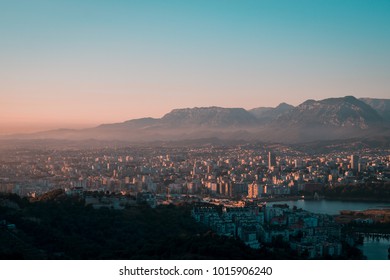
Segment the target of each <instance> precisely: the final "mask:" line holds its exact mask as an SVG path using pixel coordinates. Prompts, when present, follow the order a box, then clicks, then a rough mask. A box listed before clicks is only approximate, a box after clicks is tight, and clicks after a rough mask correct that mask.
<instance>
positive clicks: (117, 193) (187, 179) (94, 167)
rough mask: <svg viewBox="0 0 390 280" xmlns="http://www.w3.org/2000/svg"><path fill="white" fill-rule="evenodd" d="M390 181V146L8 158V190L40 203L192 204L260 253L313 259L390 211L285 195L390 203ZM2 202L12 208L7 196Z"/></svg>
mask: <svg viewBox="0 0 390 280" xmlns="http://www.w3.org/2000/svg"><path fill="white" fill-rule="evenodd" d="M389 184H390V151H388V150H386V149H372V148H365V149H360V150H359V151H356V150H355V151H354V152H353V153H351V152H332V153H309V152H307V151H305V149H296V148H292V147H290V146H286V145H280V144H245V145H243V144H240V145H212V144H204V145H183V146H175V147H173V146H172V145H163V146H159V147H157V146H156V147H154V146H150V147H146V146H130V147H117V148H108V147H107V148H89V149H87V148H85V149H44V148H14V149H8V150H5V151H2V153H1V156H0V192H1V193H9V194H15V195H18V196H19V197H22V198H25V199H28V200H29V201H32V202H33V201H39V200H41V199H42V198H44V197H45V196H47V195H48V194H50V193H53V192H58V191H59V190H61V191H62V192H61V193H64V195H66V196H68V197H77V198H79V199H81V200H82V202H83V203H84V205H85V206H89V207H93V209H101V208H108V209H112V210H113V211H122V210H124V209H128V208H129V207H130V208H131V207H140V206H142V205H145V206H147V207H149V208H151V209H158V208H161V207H166V206H169V205H177V206H180V205H184V204H185V205H189V206H190V207H191V211H190V214H189V213H187V214H188V216H190V215H191V217H192V219H193V222H194V223H198V224H202V225H204V226H206V227H207V228H209V229H211V230H212V231H213V232H215V233H216V234H218V235H219V236H226V237H227V238H233V239H239V240H241V241H242V242H243V243H245V244H246V245H247V246H248V247H250V248H252V249H255V250H261V248H262V247H264V246H271V248H272V246H277V245H275V242H278V241H279V242H281V243H283V244H288V245H286V246H287V247H288V249H289V250H291V251H292V252H294V254H295V256H296V257H297V258H304V259H307V258H309V259H314V258H324V257H336V258H337V257H340V256H341V255H343V254H345V247H346V246H347V247H348V248H349V247H354V246H355V245H356V244H357V243H358V242H359V240H358V239H359V238H358V237H359V236H357V235H356V230H355V232H353V233H354V234H350V233H346V231H345V227H346V225H350V224H351V223H353V224H361V225H365V224H368V225H372V224H388V223H389V221H390V215H389V213H388V212H387V211H385V210H383V211H384V212H383V213H381V214H380V215H378V213H376V214H375V215H374V214H372V213H371V214H370V213H363V212H362V213H360V214H359V215H358V216H356V213H355V212H353V211H351V212H349V213H340V214H343V215H337V216H334V215H327V214H319V213H311V212H308V211H306V210H303V209H298V208H297V207H296V206H294V207H289V206H288V205H287V204H284V201H291V200H301V199H305V200H321V199H323V198H324V197H325V198H333V199H350V200H359V201H361V200H368V201H370V200H372V201H381V200H382V201H386V199H388V197H389V195H390V194H389V190H388V189H389ZM367 186H370V187H369V188H370V189H369V190H367V189H365V188H367ZM345 188H347V191H345ZM372 188H374V189H377V190H380V195H379V196H375V194H376V192H375V191H374V192H373V191H372ZM340 189H341V190H342V192H340V191H339V190H340ZM356 190H359V191H356ZM383 190H385V192H384V191H383ZM386 190H387V192H386ZM368 192H369V193H370V194H371V195H367V193H368ZM0 202H1V205H0V206H2V207H7V206H10V205H11V206H12V203H11V202H10V201H7V199H4V198H3V199H1V200H0ZM10 203H11V204H10ZM143 207H144V206H143ZM362 210H364V209H362ZM2 223H3V228H6V227H7V228H9V229H10V230H16V229H17V227H18V225H17V224H16V225H15V224H12V223H11V222H10V221H7V220H5V219H3V221H2ZM384 233H386V231H382V232H381V233H380V234H384ZM384 236H387V235H386V234H385V235H384ZM267 244H268V245H267ZM270 244H273V245H270ZM346 244H347V245H346ZM355 257H356V256H355Z"/></svg>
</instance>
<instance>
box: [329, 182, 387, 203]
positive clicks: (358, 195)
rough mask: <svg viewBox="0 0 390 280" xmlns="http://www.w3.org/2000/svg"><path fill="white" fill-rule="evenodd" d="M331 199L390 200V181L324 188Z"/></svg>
mask: <svg viewBox="0 0 390 280" xmlns="http://www.w3.org/2000/svg"><path fill="white" fill-rule="evenodd" d="M324 195H325V197H326V198H330V199H332V198H333V199H356V200H377V201H390V182H367V183H359V184H349V185H340V186H336V187H332V188H326V189H324Z"/></svg>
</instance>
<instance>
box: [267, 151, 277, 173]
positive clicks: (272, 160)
mask: <svg viewBox="0 0 390 280" xmlns="http://www.w3.org/2000/svg"><path fill="white" fill-rule="evenodd" d="M275 166H276V156H275V154H274V153H272V152H268V169H272V167H275Z"/></svg>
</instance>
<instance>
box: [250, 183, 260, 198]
mask: <svg viewBox="0 0 390 280" xmlns="http://www.w3.org/2000/svg"><path fill="white" fill-rule="evenodd" d="M258 196H259V185H258V184H257V183H256V182H253V183H252V184H249V185H248V198H257V197H258Z"/></svg>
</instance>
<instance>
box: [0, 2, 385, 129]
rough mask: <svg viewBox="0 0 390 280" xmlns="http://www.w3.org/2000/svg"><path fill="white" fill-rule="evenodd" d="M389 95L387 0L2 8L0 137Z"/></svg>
mask: <svg viewBox="0 0 390 280" xmlns="http://www.w3.org/2000/svg"><path fill="white" fill-rule="evenodd" d="M345 95H354V96H356V97H376V98H390V1H387V0H375V1H373V0H365V1H361V0H342V1H341V0H334V1H333V0H307V1H300V0H294V1H293V0H285V1H282V0H280V1H279V0H255V1H250V0H231V1H229V0H220V1H214V0H205V1H202V0H193V1H190V0H188V1H184V0H178V1H170V0H161V1H149V0H139V1H136V0H134V1H131V0H112V1H108V0H106V1H103V0H66V1H60V0H46V1H43V0H25V1H22V0H0V134H7V133H15V132H31V131H37V130H46V129H53V128H62V127H66V128H80V127H88V126H94V125H97V124H100V123H111V122H121V121H125V120H128V119H133V118H140V117H149V116H150V117H161V116H162V115H164V114H165V113H167V112H169V111H170V110H172V109H173V108H183V107H196V106H198V107H199V106H222V107H243V108H246V109H251V108H254V107H261V106H272V107H275V106H277V105H278V104H279V103H280V102H287V103H289V104H292V105H298V104H300V103H301V102H303V101H305V100H306V99H324V98H327V97H339V96H345Z"/></svg>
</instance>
